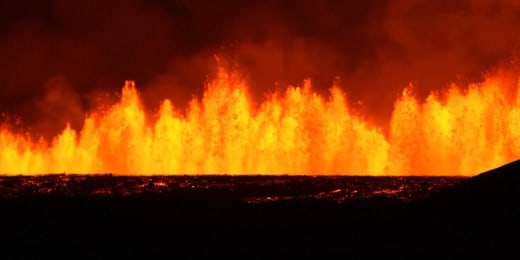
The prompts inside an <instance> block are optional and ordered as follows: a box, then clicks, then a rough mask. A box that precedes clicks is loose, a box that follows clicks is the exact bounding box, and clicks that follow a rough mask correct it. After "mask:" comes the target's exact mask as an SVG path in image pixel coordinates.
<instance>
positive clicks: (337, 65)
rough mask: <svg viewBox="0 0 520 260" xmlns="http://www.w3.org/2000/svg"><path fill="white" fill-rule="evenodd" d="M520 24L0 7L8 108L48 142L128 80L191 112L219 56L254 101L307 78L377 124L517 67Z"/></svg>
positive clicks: (53, 4)
mask: <svg viewBox="0 0 520 260" xmlns="http://www.w3.org/2000/svg"><path fill="white" fill-rule="evenodd" d="M519 25H520V4H519V2H518V1H492V0H489V1H484V0H441V1H439V0H424V1H416V0H410V1H391V0H388V1H384V0H363V1H323V0H318V1H303V0H298V1H297V0H294V1H283V0H262V1H257V0H248V1H231V0H225V1H222V0H220V1H194V0H150V1H144V0H109V1H107V0H103V1H101V0H89V1H71V0H54V1H51V0H38V1H33V0H0V87H1V91H0V111H2V112H7V113H8V114H9V115H15V116H18V117H20V118H21V119H22V120H23V122H25V125H26V126H30V127H31V129H32V130H34V131H37V132H41V133H43V134H45V135H52V134H54V133H56V132H58V131H59V130H61V129H63V127H64V126H65V123H66V122H67V121H69V122H71V124H72V126H73V127H74V128H80V127H81V124H82V122H83V118H84V113H85V112H86V111H88V110H89V109H92V108H94V107H96V106H97V105H98V104H99V103H102V102H113V101H114V97H113V96H114V94H115V93H117V92H118V91H120V89H121V87H122V85H123V84H124V80H127V79H132V80H135V81H136V84H137V87H138V89H139V91H140V92H141V93H142V97H143V100H144V103H145V106H146V108H147V109H150V110H152V111H153V110H154V109H157V107H158V105H159V101H160V100H162V99H164V98H170V99H171V100H172V101H173V102H174V104H175V105H176V106H177V107H179V108H184V107H185V105H186V103H187V101H189V100H190V99H191V97H192V96H193V95H197V96H200V95H201V94H202V93H203V89H204V83H205V82H206V81H207V80H208V79H211V78H212V75H214V73H215V68H216V62H215V58H214V55H219V56H220V57H222V58H223V60H225V61H226V62H225V63H224V65H225V66H228V67H230V68H236V69H238V70H240V71H241V72H242V73H243V75H244V77H245V79H246V81H247V82H248V83H249V85H250V86H251V90H250V91H251V92H252V93H253V96H254V97H255V99H256V101H257V102H258V101H261V99H262V97H263V96H264V95H265V93H267V92H269V91H273V90H275V89H279V90H283V89H284V88H285V87H286V86H287V85H288V84H293V85H299V84H301V82H302V81H303V79H305V78H311V79H312V81H313V83H314V88H315V89H316V91H317V92H319V93H323V94H326V93H327V92H326V91H327V89H328V88H329V87H331V85H332V82H333V81H334V79H335V78H336V77H339V78H340V81H339V83H340V85H341V87H342V88H343V89H344V90H345V91H346V92H347V93H348V97H349V101H351V102H352V103H355V104H357V105H356V106H357V107H356V108H358V109H360V110H361V111H362V112H363V114H364V115H366V116H367V118H368V119H371V120H374V121H376V122H379V123H381V122H386V121H387V120H388V119H389V116H390V114H391V110H392V105H393V102H394V101H395V99H396V98H397V97H398V96H399V95H400V93H401V91H402V89H403V88H404V87H405V86H407V85H408V84H409V83H410V82H411V83H413V84H414V86H415V90H416V92H417V94H418V95H419V96H420V97H424V96H425V95H426V94H427V93H428V92H429V91H431V90H434V89H441V88H443V87H446V86H447V85H448V84H449V83H451V82H454V83H459V84H463V85H465V84H467V83H471V82H478V81H480V80H482V77H483V76H484V74H485V73H488V72H490V71H493V70H496V69H497V68H503V67H510V65H509V64H510V63H511V62H512V61H514V60H515V59H516V56H515V55H516V53H517V52H518V50H519V47H520V45H519V44H520V26H519ZM275 82H277V85H276V84H275ZM105 98H106V100H105ZM357 101H362V104H360V103H358V102H357ZM4 117H5V114H4Z"/></svg>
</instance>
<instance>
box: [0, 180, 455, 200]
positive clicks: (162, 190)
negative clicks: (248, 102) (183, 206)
mask: <svg viewBox="0 0 520 260" xmlns="http://www.w3.org/2000/svg"><path fill="white" fill-rule="evenodd" d="M464 179H465V178H464V177H368V176H258V175H249V176H225V175H213V176H211V175H210V176H148V177H145V176H113V175H65V174H55V175H44V176H0V198H4V199H14V198H26V197H34V196H42V197H45V196H60V197H78V196H83V197H85V196H86V197H110V196H113V197H128V196H136V195H143V194H147V195H159V194H162V195H168V196H175V195H176V194H190V193H192V194H197V193H229V194H232V195H233V196H234V197H236V198H237V199H239V200H240V201H241V202H244V203H267V202H274V201H292V200H301V201H313V200H330V201H334V202H337V203H345V202H348V201H351V200H357V199H371V198H388V199H395V200H401V201H406V202H408V201H414V200H420V199H424V198H427V197H428V196H429V195H431V194H432V193H434V192H436V191H439V190H440V189H443V188H446V187H449V186H452V185H454V184H456V183H459V182H461V181H462V180H464Z"/></svg>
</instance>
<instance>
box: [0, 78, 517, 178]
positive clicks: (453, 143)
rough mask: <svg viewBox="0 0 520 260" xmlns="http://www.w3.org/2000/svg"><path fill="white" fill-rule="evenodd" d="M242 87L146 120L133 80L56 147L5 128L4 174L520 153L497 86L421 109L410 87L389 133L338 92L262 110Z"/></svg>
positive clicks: (468, 162) (321, 168)
mask: <svg viewBox="0 0 520 260" xmlns="http://www.w3.org/2000/svg"><path fill="white" fill-rule="evenodd" d="M246 89H247V87H246V85H245V83H244V81H242V80H241V79H240V78H239V77H238V76H237V75H236V74H235V73H230V72H227V71H225V70H222V69H221V70H220V71H219V73H218V76H217V78H216V79H215V80H213V81H212V82H210V83H209V84H208V86H207V90H206V92H205V93H204V95H203V97H202V98H201V99H200V100H199V99H193V100H192V101H191V103H190V105H189V107H188V108H187V110H186V112H185V113H179V112H176V111H177V110H176V109H175V108H174V107H173V105H172V104H171V102H170V101H169V100H165V101H164V102H163V103H162V105H161V107H160V110H159V112H158V115H157V116H156V117H151V116H147V114H146V113H145V112H144V109H143V107H142V104H141V102H140V99H139V95H138V93H137V91H136V89H135V87H134V83H133V82H132V81H127V82H126V84H125V86H124V87H123V90H122V96H121V99H120V101H119V102H118V103H117V104H115V105H114V106H113V107H111V108H110V109H109V110H108V111H95V112H93V113H91V114H89V115H88V116H87V117H86V119H85V122H84V127H83V129H82V130H81V131H80V132H76V131H74V130H72V129H71V128H70V127H67V128H66V129H65V130H63V132H62V133H61V134H59V135H58V136H56V137H55V138H54V140H53V141H52V143H46V142H45V141H44V140H42V139H40V140H38V141H35V140H33V139H32V138H30V137H29V136H26V135H23V134H19V133H15V132H14V131H12V130H9V129H8V128H7V127H2V128H0V173H3V174H45V173H62V172H67V173H115V174H355V175H412V174H413V175H453V174H457V175H458V174H460V175H474V174H477V173H479V172H481V171H483V170H487V169H489V168H493V167H496V166H499V165H501V164H504V163H507V162H509V161H512V160H514V159H517V158H518V155H519V154H520V106H519V104H520V96H519V97H517V98H515V99H514V100H513V101H511V98H509V99H508V98H507V97H506V96H507V95H506V94H505V91H504V90H503V89H502V88H501V85H500V84H499V81H495V80H493V79H488V80H486V81H485V82H483V83H481V84H479V85H472V86H469V87H468V89H467V90H464V91H462V90H461V89H460V88H458V87H456V86H452V87H451V88H449V89H448V90H447V91H446V93H445V94H443V95H442V97H439V95H437V94H433V93H432V94H431V95H430V96H429V97H428V98H427V99H426V101H425V102H419V101H418V100H417V98H416V97H415V96H414V95H413V94H412V88H406V89H405V90H404V91H403V93H402V95H401V97H400V98H399V99H398V100H397V101H396V103H395V109H394V111H393V115H392V119H391V121H390V125H389V133H388V134H386V135H385V134H383V133H382V131H381V130H379V129H378V128H377V127H375V126H373V125H370V124H368V123H367V122H366V121H365V120H364V119H363V118H361V117H360V116H358V115H357V114H356V113H353V112H352V111H351V110H349V106H348V104H347V100H346V97H345V95H344V93H343V92H342V91H341V90H340V89H339V88H338V87H337V86H333V87H332V88H331V90H330V96H329V97H326V98H325V97H322V96H320V95H317V94H315V93H314V92H313V91H312V89H311V83H310V81H305V82H304V84H303V87H289V88H287V90H286V91H285V93H279V94H276V95H272V96H271V97H270V98H268V99H266V100H264V101H263V102H262V103H261V104H260V105H259V106H257V107H256V106H253V105H252V102H251V99H250V98H249V97H248V95H247V91H246Z"/></svg>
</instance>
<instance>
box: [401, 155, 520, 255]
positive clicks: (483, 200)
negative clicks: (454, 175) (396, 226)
mask: <svg viewBox="0 0 520 260" xmlns="http://www.w3.org/2000/svg"><path fill="white" fill-rule="evenodd" d="M519 201H520V161H514V162H511V163H509V164H506V165H504V166H501V167H498V168H496V169H493V170H490V171H487V172H484V173H481V174H479V175H477V176H474V177H472V178H469V179H466V180H464V181H462V182H460V183H459V184H456V185H454V186H451V187H449V188H446V189H445V190H442V191H440V192H438V193H436V194H434V195H433V196H432V197H431V198H430V199H428V200H425V201H422V202H419V203H417V204H416V205H413V209H412V210H411V212H409V213H408V214H405V218H404V219H406V220H405V221H408V222H409V225H410V226H409V227H408V231H409V233H408V235H404V236H403V239H404V240H406V241H413V245H414V250H415V251H416V252H417V253H420V254H421V255H424V256H428V255H429V256H437V257H441V258H445V257H447V258H452V257H454V256H457V257H470V256H471V257H477V258H494V259H496V258H509V257H508V256H509V255H510V254H513V255H516V254H517V252H516V248H517V244H518V240H519V239H518V237H519V235H520V203H519Z"/></svg>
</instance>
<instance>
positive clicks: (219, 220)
mask: <svg viewBox="0 0 520 260" xmlns="http://www.w3.org/2000/svg"><path fill="white" fill-rule="evenodd" d="M54 178H58V179H60V178H61V179H64V178H65V179H66V181H71V179H70V178H69V179H67V178H66V176H65V177H64V176H62V177H59V176H55V177H54ZM214 178H217V179H218V178H225V177H214ZM210 179H211V178H210ZM85 180H88V183H91V182H92V181H95V179H85ZM100 180H103V183H105V184H106V182H107V181H110V182H111V181H113V179H111V178H110V177H109V176H104V177H102V178H100ZM245 180H247V178H246V179H245ZM262 180H263V181H267V182H271V181H272V180H270V179H268V178H264V179H262ZM273 180H275V182H280V181H281V179H276V178H274V179H273ZM276 180H277V181H276ZM10 181H13V179H10ZM200 181H201V180H199V181H198V182H200ZM198 182H197V183H198ZM58 183H59V182H58ZM158 183H160V185H159V184H157V183H156V182H153V185H152V186H154V185H156V184H157V185H159V186H160V187H165V186H163V184H161V183H164V181H163V180H162V181H160V182H158ZM201 183H206V182H201ZM215 183H218V182H215ZM206 184H207V183H206ZM206 184H205V185H206ZM304 184H305V182H302V183H300V184H297V185H296V186H298V187H301V185H304ZM45 185H48V184H45ZM45 185H43V186H42V187H44V188H45V187H47V186H45ZM91 185H94V186H96V185H97V184H92V183H91ZM103 185H104V184H103ZM136 185H137V184H136ZM147 185H149V184H147ZM219 185H220V184H219ZM284 185H286V184H284ZM287 185H289V184H287ZM291 185H292V184H291ZM291 185H289V186H287V187H296V186H294V185H292V186H291ZM11 186H12V187H14V184H13V185H11ZM22 186H23V185H22ZM22 186H20V187H22ZM58 186H59V185H58ZM137 186H139V185H137ZM152 186H146V187H152ZM60 187H61V186H60ZM71 187H76V186H71ZM96 187H97V186H96ZM139 187H140V186H139ZM154 187H155V186H154ZM168 187H170V186H168ZM219 187H220V186H219ZM277 187H278V186H277ZM76 188H77V187H76ZM58 190H59V189H58ZM246 190H247V189H245V190H243V191H242V193H241V194H246V193H247V192H246ZM31 191H32V190H31ZM234 191H235V190H234V189H229V187H228V188H226V189H209V190H197V192H177V193H171V192H166V193H164V192H162V193H161V192H159V193H157V192H155V193H154V192H141V193H138V194H134V195H124V196H123V195H122V194H119V195H117V196H105V195H106V194H105V195H103V196H97V195H96V196H95V195H93V194H91V193H87V194H83V193H82V194H83V195H81V196H70V194H69V195H67V192H65V193H60V192H58V193H52V192H51V193H50V194H47V195H45V194H41V193H34V194H33V193H31V194H32V195H30V196H22V197H16V196H14V197H4V198H2V199H1V200H0V212H2V213H1V215H0V220H1V223H2V224H3V226H4V227H3V229H2V236H1V241H0V242H1V247H4V248H5V249H13V248H15V249H20V248H24V250H20V251H17V250H15V251H9V252H13V253H15V254H19V256H24V254H27V253H34V252H49V250H50V252H52V253H55V252H57V251H61V249H62V248H68V249H72V250H74V251H75V252H76V253H77V255H81V256H87V257H89V256H99V254H100V253H99V252H101V250H99V249H103V250H109V251H111V252H113V253H115V255H116V256H124V255H125V254H127V255H130V256H136V255H139V254H142V256H144V257H150V256H153V255H154V254H169V255H179V254H181V255H184V254H188V255H189V256H190V257H193V256H202V257H208V256H215V255H217V254H225V255H230V254H231V255H237V254H238V255H239V256H241V257H246V258H251V257H258V256H266V257H268V258H277V257H281V258H286V257H298V256H305V257H309V256H311V257H312V256H314V257H317V258H322V257H325V256H328V255H332V254H342V255H344V256H350V257H361V258H367V257H381V256H385V257H386V256H397V257H414V258H416V257H419V258H435V259H438V258H459V257H474V256H476V257H486V258H497V257H498V258H500V257H504V256H507V255H508V254H510V253H514V249H515V247H516V244H517V239H516V238H515V237H518V234H520V232H519V231H520V228H519V227H520V225H519V224H518V222H519V221H518V220H519V219H520V206H519V204H518V199H519V198H520V161H515V162H512V163H510V164H508V165H505V166H503V167H500V168H497V169H494V170H491V171H489V172H485V173H482V174H480V175H478V176H475V177H473V178H469V179H464V180H461V181H460V182H459V183H458V184H455V185H451V186H450V185H448V186H446V188H444V189H441V190H440V191H437V192H436V193H434V194H433V195H432V196H429V197H428V198H424V199H420V200H413V201H407V200H402V199H391V198H388V197H384V196H383V197H381V196H379V197H377V196H376V197H368V198H358V199H353V200H350V201H349V203H338V201H335V200H330V199H323V198H322V197H319V196H318V197H316V198H317V199H316V198H314V199H301V198H302V197H301V198H299V199H290V200H277V201H269V202H266V201H261V203H257V202H258V201H253V203H251V201H249V202H247V201H244V200H243V199H242V198H241V197H237V193H234ZM333 191H335V190H333ZM244 192H246V193H244ZM248 192H251V191H248ZM6 194H7V193H6ZM9 194H11V193H9ZM64 194H65V195H64ZM247 194H251V193H247ZM318 194H319V193H318ZM334 194H336V193H334ZM246 197H247V196H246ZM264 197H265V196H264ZM264 197H262V198H264ZM305 198H307V197H305ZM325 198H326V197H325ZM42 250H43V251H42ZM280 250H281V252H282V253H285V255H283V254H282V255H280V254H279V253H281V252H280Z"/></svg>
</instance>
